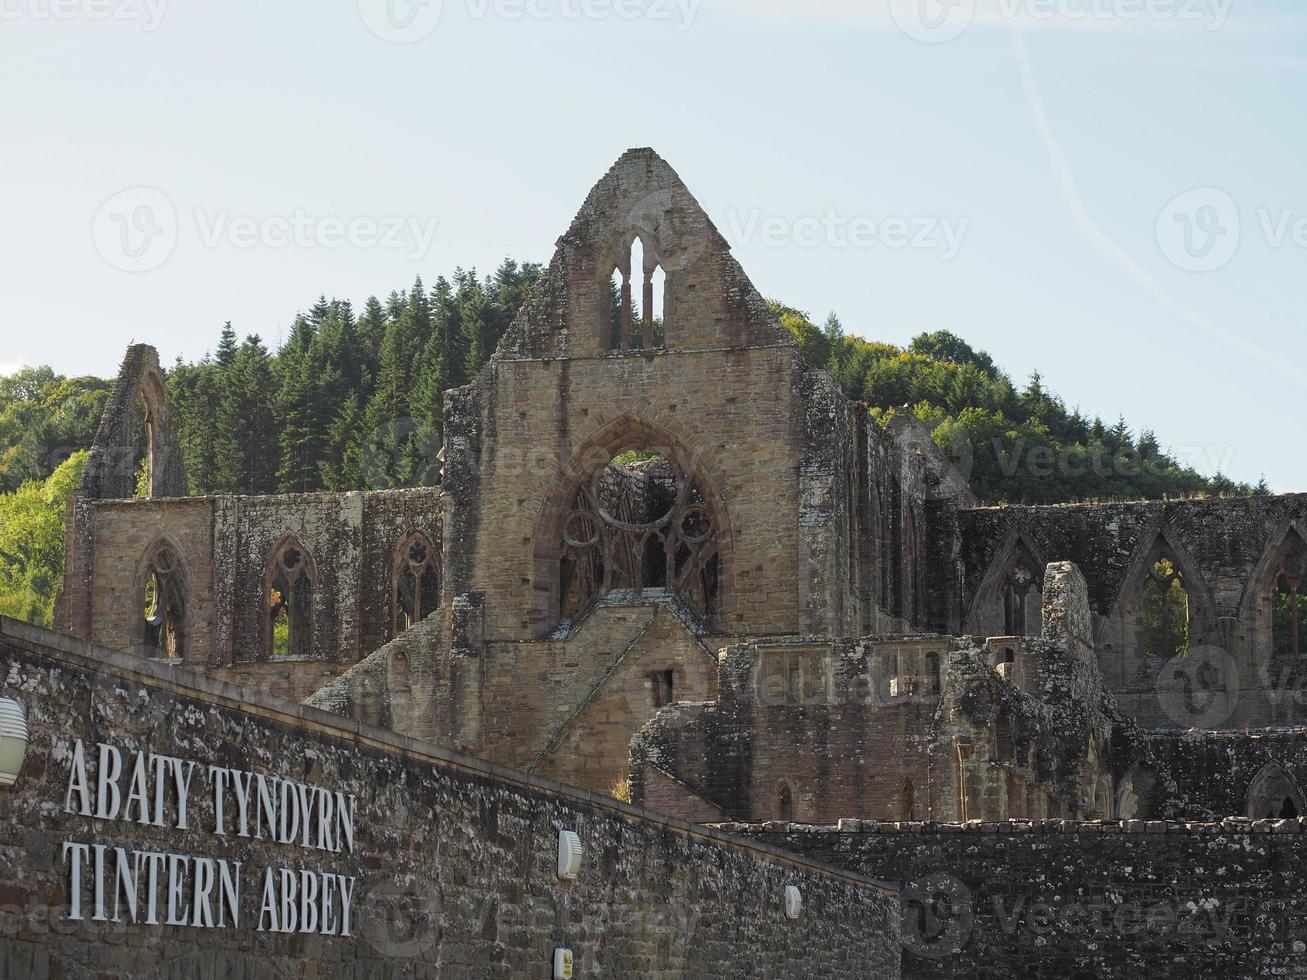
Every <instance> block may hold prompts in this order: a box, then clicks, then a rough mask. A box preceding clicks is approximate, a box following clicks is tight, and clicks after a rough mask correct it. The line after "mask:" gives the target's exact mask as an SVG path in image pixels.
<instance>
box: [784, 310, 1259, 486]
mask: <svg viewBox="0 0 1307 980" xmlns="http://www.w3.org/2000/svg"><path fill="white" fill-rule="evenodd" d="M770 305H771V308H772V311H773V312H774V313H775V314H776V316H777V317H778V318H779V319H780V321H781V324H782V325H783V326H784V327H785V328H786V329H787V330H789V331H790V333H791V334H793V335H794V338H795V340H797V341H798V344H799V350H800V352H801V354H802V355H803V358H804V360H805V361H806V362H807V363H808V364H810V365H812V366H814V367H823V368H826V369H827V370H828V371H830V373H831V375H832V376H833V377H834V378H835V380H836V381H838V382H839V384H840V387H841V388H843V390H844V392H845V393H846V394H847V395H848V396H849V397H850V398H855V399H858V400H860V401H863V402H865V403H866V404H867V405H868V407H869V408H870V410H871V412H872V414H873V416H875V417H876V418H877V419H879V420H881V421H888V419H889V418H891V417H893V415H894V414H895V413H896V412H904V411H907V412H911V413H913V414H914V415H915V416H916V417H917V418H919V419H920V420H921V421H922V422H924V423H925V424H926V425H927V426H928V427H929V428H930V429H931V431H932V433H933V435H934V439H935V441H936V443H937V444H939V445H940V446H942V447H944V448H945V449H946V450H947V451H948V452H949V453H950V455H951V456H953V457H954V458H955V459H956V460H958V462H959V465H960V467H961V468H962V469H963V470H964V471H965V472H964V475H965V476H966V477H967V478H968V480H969V482H970V484H971V487H972V489H973V490H974V491H975V493H976V495H977V496H978V497H980V499H981V500H984V501H987V502H992V503H998V502H1008V503H1030V504H1045V503H1063V502H1067V501H1081V500H1140V499H1143V500H1157V499H1162V498H1164V497H1184V496H1196V495H1233V494H1244V493H1251V492H1252V488H1251V487H1246V486H1243V485H1242V484H1236V483H1234V482H1233V481H1231V480H1229V479H1228V478H1226V477H1224V476H1221V475H1217V476H1215V477H1213V478H1211V479H1208V478H1206V477H1204V476H1202V475H1201V474H1200V473H1197V472H1196V471H1194V470H1193V469H1192V468H1189V467H1186V466H1183V465H1181V464H1180V463H1179V462H1178V461H1177V460H1175V459H1174V458H1172V457H1171V456H1170V455H1168V454H1167V453H1166V452H1165V451H1163V449H1162V448H1161V446H1160V445H1159V444H1158V441H1157V437H1156V436H1155V435H1154V434H1153V433H1152V432H1150V431H1148V430H1144V431H1142V432H1141V433H1140V434H1139V436H1138V437H1137V438H1136V437H1134V436H1132V434H1131V430H1130V427H1129V426H1128V425H1127V424H1126V422H1125V421H1124V420H1123V419H1118V420H1117V422H1116V423H1115V424H1113V425H1112V426H1110V427H1109V426H1107V425H1105V424H1104V423H1103V422H1102V420H1101V419H1092V420H1090V419H1086V418H1085V417H1084V416H1082V415H1081V414H1080V413H1079V412H1078V411H1068V409H1067V407H1066V405H1065V404H1064V403H1063V402H1062V401H1061V399H1059V398H1058V397H1057V396H1056V395H1054V394H1052V393H1050V392H1049V391H1047V390H1046V389H1045V388H1044V384H1043V379H1042V378H1040V376H1039V375H1038V374H1035V375H1032V376H1031V378H1030V380H1029V381H1028V382H1027V384H1026V385H1025V387H1023V388H1020V389H1018V388H1017V387H1016V386H1014V385H1013V384H1012V382H1011V380H1009V378H1008V377H1007V376H1006V375H1005V374H1004V373H1003V372H1002V371H1000V370H999V368H998V367H997V366H996V365H995V364H994V361H993V359H992V358H991V357H990V356H989V355H988V354H987V353H985V352H984V351H978V350H975V349H974V348H972V347H971V346H970V345H969V344H968V343H967V342H966V341H964V340H962V339H961V338H960V337H957V336H955V335H953V334H951V333H949V332H947V331H944V330H937V331H935V332H934V333H926V334H922V335H920V336H919V337H916V338H915V339H914V340H913V341H912V342H911V343H910V344H909V345H908V347H907V349H906V350H905V349H903V348H900V347H896V346H894V345H893V344H883V343H875V342H869V341H866V340H862V339H861V338H858V337H851V336H848V335H846V334H845V332H844V328H843V325H842V324H841V323H840V321H839V319H838V318H836V317H835V316H833V315H832V316H831V317H830V318H828V319H827V321H826V325H825V327H824V328H819V327H817V326H816V324H814V323H813V322H812V320H811V319H810V318H809V317H808V315H807V314H806V313H804V312H802V311H801V310H796V309H794V308H793V307H790V306H786V305H784V304H782V303H777V302H774V301H773V302H771V304H770Z"/></svg>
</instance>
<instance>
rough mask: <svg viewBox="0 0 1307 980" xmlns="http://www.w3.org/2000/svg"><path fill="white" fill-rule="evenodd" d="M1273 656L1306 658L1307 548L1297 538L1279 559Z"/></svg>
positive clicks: (1273, 610)
mask: <svg viewBox="0 0 1307 980" xmlns="http://www.w3.org/2000/svg"><path fill="white" fill-rule="evenodd" d="M1271 637H1272V647H1271V649H1272V654H1273V655H1274V656H1276V657H1302V656H1307V545H1304V543H1303V541H1302V539H1301V538H1298V537H1297V536H1296V535H1295V536H1294V539H1293V540H1292V541H1291V542H1290V544H1289V545H1288V547H1286V548H1285V549H1284V553H1283V555H1282V557H1281V559H1280V563H1279V568H1278V569H1277V570H1276V574H1275V584H1274V586H1273V588H1272V592H1271Z"/></svg>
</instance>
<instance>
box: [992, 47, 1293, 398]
mask: <svg viewBox="0 0 1307 980" xmlns="http://www.w3.org/2000/svg"><path fill="white" fill-rule="evenodd" d="M1012 38H1013V43H1014V44H1015V46H1016V51H1017V64H1018V65H1019V67H1020V69H1021V82H1022V87H1023V88H1024V89H1025V92H1026V98H1027V99H1028V100H1029V102H1030V111H1031V113H1032V114H1033V116H1034V119H1035V128H1036V130H1037V131H1038V133H1039V138H1040V140H1041V142H1042V143H1043V144H1044V149H1045V150H1046V151H1047V152H1048V155H1049V158H1050V161H1051V163H1052V165H1053V170H1054V172H1055V174H1056V175H1057V178H1058V181H1059V182H1060V184H1061V186H1062V193H1063V196H1064V197H1065V198H1066V204H1067V207H1068V209H1069V210H1070V212H1071V217H1072V218H1073V219H1074V221H1075V223H1076V227H1077V228H1079V230H1080V232H1081V234H1083V235H1084V236H1085V238H1087V239H1088V240H1089V242H1090V243H1091V244H1092V245H1093V246H1094V247H1095V248H1097V249H1098V250H1099V251H1100V252H1102V253H1103V254H1105V255H1106V256H1107V257H1108V258H1110V259H1112V260H1113V261H1114V262H1115V263H1116V264H1117V265H1118V266H1120V267H1121V269H1122V270H1123V271H1124V272H1125V273H1126V274H1127V275H1128V276H1129V277H1130V278H1131V279H1133V280H1134V281H1135V282H1136V283H1138V284H1139V285H1140V286H1142V287H1143V288H1144V289H1145V290H1146V291H1147V292H1148V293H1149V294H1151V295H1152V296H1153V298H1154V299H1156V300H1157V302H1159V303H1160V304H1161V305H1162V306H1164V307H1166V308H1167V309H1168V310H1170V311H1171V312H1172V313H1174V314H1175V315H1176V316H1178V317H1179V318H1180V319H1182V320H1183V321H1184V322H1186V323H1188V324H1190V325H1191V326H1193V327H1196V328H1197V329H1198V330H1201V331H1202V332H1203V333H1204V334H1206V335H1207V336H1208V337H1211V338H1212V339H1214V340H1217V341H1220V342H1221V343H1224V344H1225V345H1227V346H1229V347H1231V348H1233V349H1234V350H1237V351H1240V352H1242V353H1244V354H1246V355H1248V356H1250V357H1253V358H1256V359H1257V360H1258V361H1260V362H1262V363H1263V364H1264V365H1265V366H1266V367H1267V368H1269V369H1270V370H1272V371H1274V372H1275V373H1276V374H1279V375H1280V376H1281V377H1283V378H1285V379H1286V380H1288V381H1291V382H1293V383H1295V384H1299V385H1302V384H1307V372H1304V371H1303V370H1301V369H1299V368H1297V367H1294V366H1293V365H1292V364H1290V363H1288V362H1286V361H1285V360H1284V358H1282V357H1279V356H1277V355H1276V354H1274V353H1272V352H1271V351H1268V350H1266V349H1265V348H1263V347H1261V346H1259V345H1257V344H1254V343H1253V342H1252V341H1250V340H1248V339H1247V338H1246V337H1243V336H1240V334H1239V333H1237V332H1236V331H1235V330H1232V329H1231V328H1230V327H1227V326H1226V325H1224V324H1221V323H1218V322H1216V321H1215V320H1210V319H1208V318H1207V317H1205V316H1202V315H1201V314H1199V313H1196V312H1194V311H1193V310H1191V309H1189V308H1187V307H1186V306H1184V305H1182V304H1181V303H1179V302H1177V301H1176V300H1175V299H1174V298H1173V297H1172V296H1171V295H1170V294H1169V293H1168V292H1167V291H1166V290H1165V289H1163V288H1162V287H1161V286H1160V285H1158V283H1157V281H1156V280H1155V279H1153V277H1152V276H1151V275H1149V274H1148V272H1146V271H1145V270H1144V269H1143V268H1142V267H1141V266H1140V265H1139V264H1138V263H1137V262H1135V260H1134V259H1133V258H1131V257H1130V255H1129V253H1127V252H1126V251H1125V249H1123V248H1122V247H1121V246H1120V245H1118V244H1117V243H1116V242H1115V241H1113V240H1112V239H1111V238H1110V237H1109V236H1108V235H1107V234H1106V233H1105V232H1104V231H1103V230H1102V229H1101V228H1099V227H1098V225H1097V224H1096V223H1095V222H1094V220H1093V219H1092V218H1091V217H1090V216H1089V213H1088V212H1087V211H1086V209H1085V205H1084V201H1083V199H1082V198H1081V197H1080V192H1079V190H1078V189H1077V187H1076V182H1075V176H1074V174H1073V173H1072V170H1071V164H1070V163H1069V161H1068V160H1067V158H1066V155H1065V154H1064V153H1063V152H1062V147H1061V144H1060V143H1058V141H1057V137H1056V136H1054V135H1053V130H1052V127H1051V126H1049V123H1048V116H1047V114H1046V113H1045V111H1044V102H1043V99H1042V98H1041V96H1040V94H1039V87H1038V84H1037V83H1036V81H1035V75H1034V71H1033V69H1032V67H1031V64H1030V57H1029V52H1028V51H1027V50H1026V44H1025V39H1024V37H1022V35H1021V32H1020V31H1013V32H1012Z"/></svg>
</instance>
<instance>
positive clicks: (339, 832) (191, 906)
mask: <svg viewBox="0 0 1307 980" xmlns="http://www.w3.org/2000/svg"><path fill="white" fill-rule="evenodd" d="M87 752H88V750H87V747H86V746H85V745H84V744H83V743H82V741H81V739H78V740H77V741H76V742H75V743H74V745H73V752H72V762H71V765H70V767H69V773H68V789H67V792H66V793H65V795H64V812H65V813H71V814H76V815H78V816H82V817H92V818H94V819H96V820H104V821H110V822H122V823H134V824H139V825H140V826H144V827H159V828H164V827H166V828H172V829H175V830H189V829H190V817H191V815H192V814H193V812H194V810H193V808H191V807H190V805H189V804H190V800H191V790H192V787H193V786H194V785H196V784H195V773H196V769H197V764H196V763H195V762H189V761H186V760H183V759H178V758H174V757H172V756H167V755H159V754H156V753H152V752H133V753H131V754H130V756H128V757H124V755H123V753H122V752H121V751H120V750H119V749H118V748H117V747H116V746H113V745H109V744H107V743H104V742H101V743H98V744H97V745H96V746H95V748H94V749H93V750H91V755H92V757H93V758H94V759H95V765H94V773H92V772H91V770H90V767H89V766H88V763H87ZM202 772H203V773H204V776H203V779H204V781H205V782H206V783H207V786H208V793H209V795H210V797H211V799H212V801H213V825H212V827H211V828H210V830H211V832H212V833H213V834H214V835H215V836H218V837H227V836H236V837H246V838H252V839H254V840H266V841H269V842H272V843H275V844H282V845H286V846H294V847H299V848H302V849H304V850H308V851H323V852H327V853H331V854H342V853H353V851H354V796H353V794H347V793H341V792H339V791H332V790H328V789H325V788H323V787H321V786H314V785H311V784H309V783H301V782H297V781H295V780H291V779H283V778H282V777H280V776H271V775H265V774H263V773H254V772H246V771H244V770H241V769H231V768H228V767H225V766H216V765H211V766H209V767H208V768H207V769H206V770H202ZM63 861H64V865H65V867H67V869H68V874H69V879H70V883H69V895H70V900H69V914H68V917H69V918H70V919H77V920H81V919H84V918H86V917H88V916H89V917H90V919H91V920H93V921H96V922H122V923H129V924H136V923H142V924H145V925H170V926H188V927H190V928H193V929H228V928H231V929H236V928H239V927H240V896H241V862H240V861H230V860H224V859H222V858H215V857H208V856H199V855H193V854H177V853H171V852H165V851H153V850H144V849H132V848H128V847H119V846H114V845H110V844H82V843H78V842H76V841H64V845H63ZM88 880H89V884H90V887H89V888H87V884H88ZM356 883H357V879H356V878H354V877H353V876H349V875H342V874H336V873H333V872H326V871H311V870H307V869H293V868H285V867H283V868H275V869H274V868H266V869H264V871H263V873H262V880H261V889H262V891H261V899H260V904H259V919H258V923H257V925H256V928H257V930H258V931H259V932H283V933H292V932H299V933H318V934H321V935H326V936H349V935H351V933H350V928H351V913H352V908H353V901H354V890H355V884H356Z"/></svg>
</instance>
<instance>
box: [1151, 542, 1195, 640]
mask: <svg viewBox="0 0 1307 980" xmlns="http://www.w3.org/2000/svg"><path fill="white" fill-rule="evenodd" d="M1143 591H1144V594H1143V627H1144V653H1145V654H1146V655H1147V656H1150V657H1161V658H1163V659H1165V660H1170V659H1171V658H1172V657H1183V656H1185V655H1186V654H1188V652H1189V593H1188V592H1187V591H1186V590H1185V585H1184V577H1183V576H1182V575H1181V574H1180V571H1179V569H1178V568H1177V567H1176V564H1175V562H1174V561H1172V560H1171V559H1170V558H1168V557H1162V558H1159V559H1158V560H1157V562H1156V563H1155V564H1154V565H1153V566H1152V568H1150V569H1149V570H1148V576H1147V578H1145V579H1144V590H1143Z"/></svg>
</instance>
